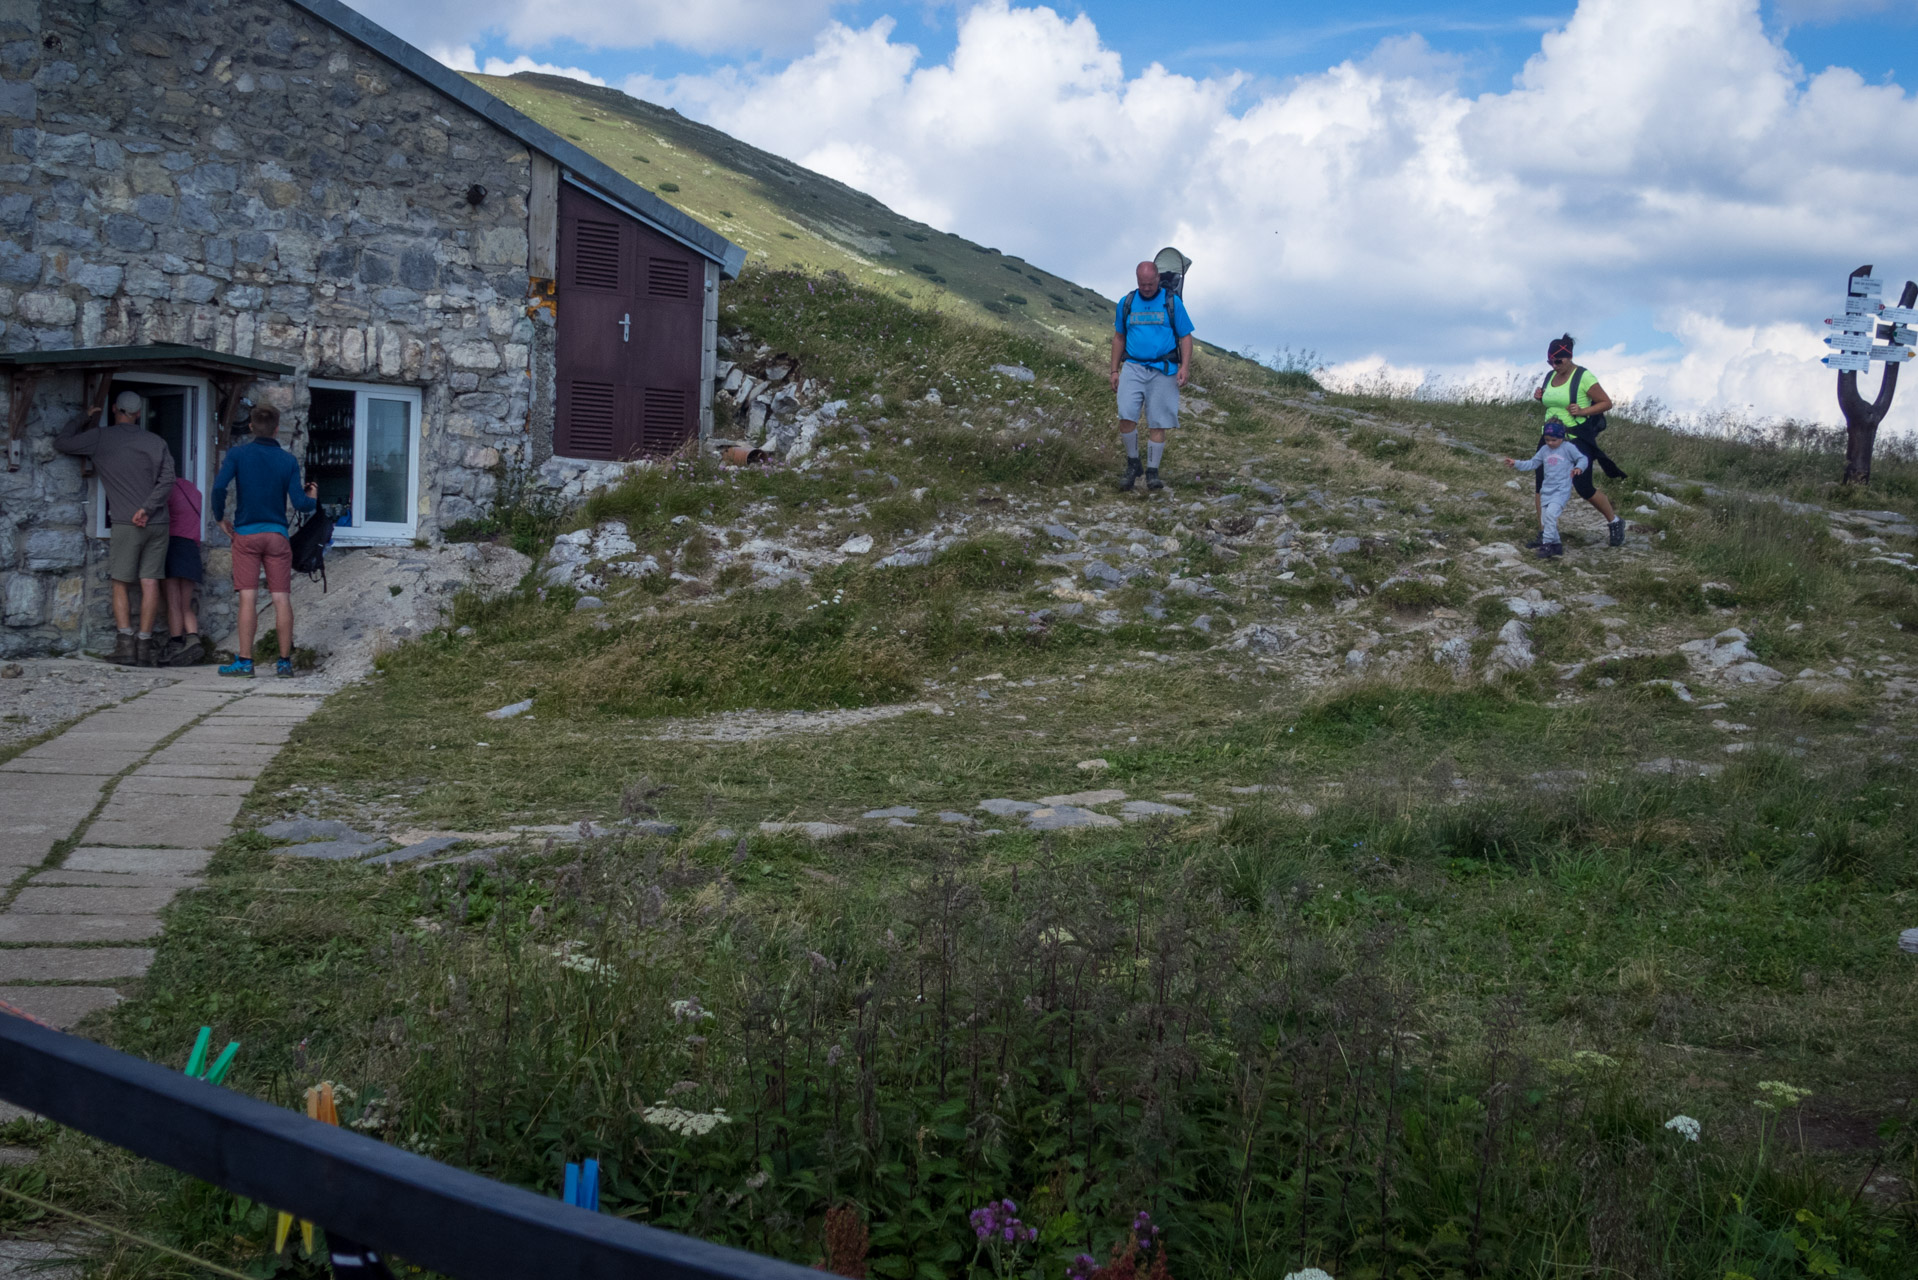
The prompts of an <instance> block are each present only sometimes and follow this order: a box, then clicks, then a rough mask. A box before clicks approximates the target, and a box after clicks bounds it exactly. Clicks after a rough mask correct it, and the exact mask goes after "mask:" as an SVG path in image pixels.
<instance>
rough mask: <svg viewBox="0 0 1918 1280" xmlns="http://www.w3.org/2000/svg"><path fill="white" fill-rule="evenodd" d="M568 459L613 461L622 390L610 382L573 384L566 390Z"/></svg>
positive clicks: (568, 385)
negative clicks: (609, 459)
mask: <svg viewBox="0 0 1918 1280" xmlns="http://www.w3.org/2000/svg"><path fill="white" fill-rule="evenodd" d="M566 392H567V395H566V406H565V417H566V420H565V423H564V426H565V431H566V441H567V445H568V448H567V450H566V456H568V457H574V458H611V457H613V456H614V453H613V439H614V435H615V432H616V430H617V427H618V422H619V388H618V387H616V386H614V385H613V384H612V383H610V382H578V381H575V382H571V383H568V384H567V386H566Z"/></svg>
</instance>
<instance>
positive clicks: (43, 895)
mask: <svg viewBox="0 0 1918 1280" xmlns="http://www.w3.org/2000/svg"><path fill="white" fill-rule="evenodd" d="M179 892H180V891H179V889H178V888H176V887H174V886H171V885H169V886H167V887H165V888H158V889H156V888H153V887H151V886H148V887H146V888H138V889H135V888H118V889H103V888H97V887H94V886H91V885H73V886H60V887H56V886H52V885H34V884H30V885H28V886H27V887H26V888H24V889H22V890H20V893H19V895H18V896H17V897H15V898H14V900H13V905H12V906H11V907H9V908H8V911H7V914H9V915H38V916H130V915H142V914H144V913H146V912H150V911H158V910H160V908H162V907H164V906H166V904H167V903H169V902H171V901H173V899H174V898H175V896H177V895H178V894H179Z"/></svg>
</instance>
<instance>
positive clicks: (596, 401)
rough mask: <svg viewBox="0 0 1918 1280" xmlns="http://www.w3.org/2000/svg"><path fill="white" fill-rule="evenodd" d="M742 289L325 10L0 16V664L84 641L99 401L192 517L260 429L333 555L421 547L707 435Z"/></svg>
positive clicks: (21, 12)
mask: <svg viewBox="0 0 1918 1280" xmlns="http://www.w3.org/2000/svg"><path fill="white" fill-rule="evenodd" d="M744 259H745V254H744V251H743V250H741V249H740V248H738V247H737V246H735V245H733V244H730V243H729V242H727V241H726V240H725V239H724V238H723V237H721V236H720V235H718V234H717V233H715V232H714V231H712V230H711V229H710V228H708V227H705V226H703V225H701V224H700V223H698V222H696V221H694V220H693V219H691V218H689V217H687V216H686V215H685V214H683V213H681V212H680V211H678V210H676V209H674V208H672V207H671V206H670V205H667V204H665V203H664V202H663V201H661V200H660V199H658V198H657V197H656V196H654V195H653V194H651V193H650V192H648V191H646V190H645V189H644V188H642V187H640V186H638V185H636V184H635V183H633V182H631V181H629V180H627V179H626V178H623V177H621V176H620V175H619V174H617V173H615V172H614V171H613V170H612V169H610V168H608V167H607V166H606V165H604V164H602V163H601V162H599V161H597V160H595V159H594V158H593V157H591V156H589V155H587V154H586V153H585V152H583V151H581V150H580V149H579V148H577V147H575V146H573V145H571V144H570V143H568V142H566V141H565V140H564V139H562V138H560V137H558V136H557V135H555V134H553V133H552V132H550V131H548V130H547V129H545V128H543V127H542V126H540V125H538V124H535V123H534V122H533V121H531V120H530V119H528V118H526V117H525V116H523V115H521V114H520V113H518V112H517V111H515V110H513V109H512V108H510V107H508V106H506V105H505V104H504V103H502V102H500V101H499V100H498V99H496V98H494V97H492V96H491V95H490V94H488V93H486V92H485V91H484V90H482V89H480V88H479V87H477V86H476V85H474V84H472V83H471V82H469V81H467V80H466V79H465V78H463V77H461V76H460V75H458V74H457V73H455V72H453V71H451V70H449V69H448V68H446V67H444V66H442V65H441V64H439V63H438V62H436V61H434V60H433V59H431V58H429V57H427V56H426V55H425V54H423V53H421V52H420V51H419V50H417V49H414V48H412V47H411V46H409V45H407V44H406V43H405V42H403V41H401V40H399V39H398V38H397V37H395V36H393V35H392V34H391V33H390V32H387V31H385V30H383V29H382V28H380V27H378V26H377V25H375V24H373V23H371V22H369V21H367V20H366V19H365V18H364V17H362V16H360V15H359V14H357V13H355V12H353V11H352V10H350V9H348V8H346V7H345V6H344V5H343V4H340V3H338V0H170V2H169V3H165V4H160V3H152V2H150V0H92V2H90V3H83V4H75V3H72V2H71V0H0V371H4V372H5V373H6V374H7V397H8V398H7V422H8V427H9V434H8V442H7V443H8V449H7V468H6V470H5V471H3V472H0V607H3V609H4V614H3V615H0V623H3V624H4V625H0V655H8V654H17V653H27V652H48V651H60V650H71V649H73V648H76V647H80V646H81V645H82V644H84V643H86V642H87V640H88V639H89V636H90V635H91V636H98V635H99V634H101V629H102V628H103V626H105V625H106V618H107V614H106V607H107V598H108V595H107V588H106V580H105V569H104V565H105V558H106V556H105V542H104V536H105V532H106V531H105V527H104V514H103V510H102V506H101V499H100V496H99V494H98V493H97V486H96V485H95V484H94V483H93V482H92V481H91V480H90V479H89V478H88V476H87V475H86V474H83V468H82V466H81V464H80V463H79V462H78V461H77V460H75V459H72V458H68V457H65V456H63V455H60V454H58V453H56V452H55V451H54V449H53V437H54V436H55V435H56V434H57V433H58V431H59V430H60V428H61V427H62V426H63V425H64V424H65V423H66V422H67V421H68V420H69V419H70V418H71V417H72V416H73V415H74V414H75V413H76V412H77V411H78V410H79V409H80V407H81V406H82V404H83V403H84V402H86V401H87V400H88V399H89V396H90V395H91V394H93V393H95V392H96V389H97V387H98V386H99V381H100V380H102V379H104V380H105V381H106V382H107V384H108V388H109V390H110V391H118V390H121V389H126V388H132V389H135V390H139V391H141V392H142V393H143V394H145V395H147V396H148V401H149V413H148V423H147V425H148V427H149V429H152V430H156V431H159V432H160V433H161V434H163V435H165V436H166V438H167V441H168V444H169V446H170V447H171V448H172V449H173V452H174V455H175V461H176V464H177V469H178V470H179V472H180V474H181V475H184V476H186V477H188V478H190V479H192V480H194V481H195V482H196V483H197V484H198V485H199V486H200V487H201V489H202V491H203V492H204V491H206V490H208V489H210V487H211V481H212V479H213V476H214V473H215V471H216V469H217V467H218V465H219V461H220V458H221V456H222V455H223V453H224V451H225V450H226V449H227V448H228V447H230V445H231V444H233V443H234V442H235V441H237V440H241V439H244V438H245V435H246V431H245V421H246V416H247V413H248V410H249V407H250V405H252V404H256V403H271V404H274V405H277V406H279V407H280V408H281V409H282V412H283V414H284V415H285V422H284V426H283V428H282V433H281V439H282V441H283V442H284V443H286V444H287V445H289V446H290V447H291V448H293V450H294V451H295V452H296V454H298V455H300V456H302V457H303V458H304V460H305V462H306V464H307V472H308V476H309V478H312V479H314V480H317V481H318V482H319V483H320V485H321V501H322V502H323V503H324V504H326V506H327V508H328V510H329V513H331V514H334V515H336V516H337V517H339V518H340V519H341V524H340V527H339V530H338V532H337V534H336V538H335V545H336V546H355V545H361V546H363V545H380V544H388V545H390V544H402V545H412V544H416V543H419V542H425V543H428V544H431V543H433V542H436V541H437V540H438V539H439V537H440V536H441V534H442V532H443V531H444V530H446V529H447V528H448V527H449V526H451V525H453V524H455V523H457V522H459V521H461V520H463V519H467V518H470V517H475V516H479V515H481V514H483V513H484V512H485V510H486V509H487V506H488V503H489V500H490V498H491V497H492V494H493V489H494V486H495V484H496V482H497V478H498V477H499V475H501V474H502V473H503V470H504V469H507V468H515V467H518V468H527V469H531V468H534V467H537V466H539V465H540V464H542V463H544V462H546V461H547V460H548V459H549V458H550V457H551V456H552V455H553V454H554V452H555V442H556V440H557V443H558V445H559V449H560V452H561V453H562V454H567V455H568V456H574V455H576V456H580V457H585V458H593V459H619V458H632V457H637V456H641V455H645V454H661V453H666V452H671V451H672V450H674V449H677V448H680V447H683V446H686V445H687V444H688V443H689V442H691V441H692V440H693V439H694V438H695V437H705V436H707V435H709V434H710V421H711V419H710V413H711V406H710V397H709V396H708V395H707V394H705V392H706V390H707V389H708V388H710V386H711V382H712V376H713V370H714V345H713V344H714V331H715V326H716V321H717V294H718V286H719V282H720V280H721V279H722V278H723V277H731V276H733V275H736V274H737V272H738V270H739V268H740V266H741V265H742V264H743V262H744ZM209 496H210V495H209ZM208 505H209V506H210V503H209V504H208ZM208 514H209V517H210V515H211V513H210V511H209V513H208ZM204 533H205V536H206V539H207V542H206V546H207V581H206V584H205V589H204V593H203V600H202V606H203V614H211V615H212V620H211V621H208V620H207V619H206V618H205V617H204V616H203V619H202V622H203V627H202V629H203V630H205V631H207V632H208V633H209V634H219V633H220V623H221V621H222V619H223V618H224V617H226V616H230V601H231V594H232V593H231V586H230V583H229V582H228V580H227V577H228V570H227V563H228V562H227V558H226V552H225V545H224V543H225V540H224V538H223V537H222V535H221V534H220V532H219V530H218V529H217V528H214V527H213V526H212V524H211V520H210V519H209V522H208V527H207V528H206V529H205V531H204Z"/></svg>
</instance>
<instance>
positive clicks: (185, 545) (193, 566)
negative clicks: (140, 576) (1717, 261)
mask: <svg viewBox="0 0 1918 1280" xmlns="http://www.w3.org/2000/svg"><path fill="white" fill-rule="evenodd" d="M204 572H205V571H204V570H203V569H202V568H201V566H200V540H199V539H198V538H180V537H173V538H168V539H167V540H166V576H167V577H169V578H185V579H186V580H187V581H188V582H198V581H200V579H201V577H202V576H204Z"/></svg>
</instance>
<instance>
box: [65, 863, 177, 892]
mask: <svg viewBox="0 0 1918 1280" xmlns="http://www.w3.org/2000/svg"><path fill="white" fill-rule="evenodd" d="M27 883H28V884H40V885H47V884H70V885H71V884H80V885H99V886H101V887H103V888H109V889H111V888H120V889H148V888H150V889H172V890H173V891H174V892H175V893H179V892H181V891H183V890H186V889H193V888H197V887H198V886H199V885H201V884H203V883H205V882H204V881H203V880H201V878H200V877H199V876H182V875H138V874H131V873H128V872H122V871H69V870H67V869H66V868H65V867H48V868H46V869H45V870H40V871H35V872H34V873H33V878H32V879H30V880H28V881H27Z"/></svg>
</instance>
